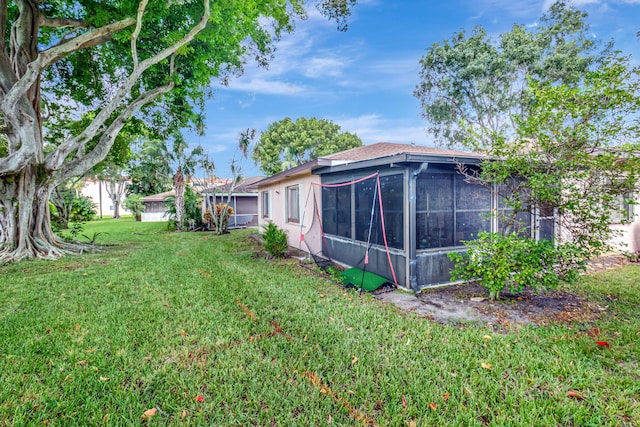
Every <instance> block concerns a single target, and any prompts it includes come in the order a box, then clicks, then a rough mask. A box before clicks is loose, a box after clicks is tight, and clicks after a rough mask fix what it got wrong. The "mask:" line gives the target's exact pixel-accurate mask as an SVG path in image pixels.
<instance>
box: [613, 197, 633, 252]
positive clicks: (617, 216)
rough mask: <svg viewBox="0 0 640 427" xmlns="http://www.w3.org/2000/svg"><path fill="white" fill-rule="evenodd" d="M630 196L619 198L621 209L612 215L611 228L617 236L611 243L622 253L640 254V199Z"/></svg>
mask: <svg viewBox="0 0 640 427" xmlns="http://www.w3.org/2000/svg"><path fill="white" fill-rule="evenodd" d="M629 196H630V197H628V198H623V197H620V198H619V202H618V204H619V209H618V210H617V211H616V212H614V213H613V214H612V215H611V226H610V227H611V229H612V230H613V231H614V232H615V234H614V236H613V237H612V239H611V241H610V242H609V243H610V244H611V245H612V246H613V247H614V248H615V249H618V250H620V251H622V252H626V253H633V254H637V253H640V197H639V195H638V194H630V195H629ZM625 199H626V200H625ZM629 201H632V202H633V203H629Z"/></svg>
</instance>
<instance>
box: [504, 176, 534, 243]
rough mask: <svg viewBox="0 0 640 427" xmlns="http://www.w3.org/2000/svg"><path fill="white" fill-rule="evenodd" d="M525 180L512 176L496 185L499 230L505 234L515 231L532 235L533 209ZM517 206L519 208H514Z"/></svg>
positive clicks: (527, 235)
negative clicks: (523, 184) (524, 184)
mask: <svg viewBox="0 0 640 427" xmlns="http://www.w3.org/2000/svg"><path fill="white" fill-rule="evenodd" d="M523 182H524V181H523V180H522V179H518V178H512V179H510V180H508V181H507V182H506V183H504V184H500V185H498V186H497V187H496V191H497V197H498V215H497V223H498V230H497V231H498V232H499V233H502V234H504V235H507V234H511V233H513V232H516V233H518V234H519V235H520V236H523V237H531V211H532V207H531V205H530V201H529V196H528V190H527V188H525V187H523V186H522V183H523ZM514 208H517V210H514Z"/></svg>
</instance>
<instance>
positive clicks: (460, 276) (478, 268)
mask: <svg viewBox="0 0 640 427" xmlns="http://www.w3.org/2000/svg"><path fill="white" fill-rule="evenodd" d="M464 244H465V246H466V247H467V251H466V252H465V253H457V252H454V253H450V254H449V258H450V259H451V260H452V261H454V262H455V266H454V269H453V270H452V272H451V278H452V279H453V280H466V281H477V282H479V283H481V284H482V286H484V287H485V288H486V289H487V290H488V291H489V298H490V299H492V300H495V299H500V292H501V291H502V290H503V289H504V288H505V287H507V286H508V288H509V290H510V291H511V292H513V293H519V292H522V291H523V290H524V289H525V288H529V289H532V290H533V291H534V292H538V291H540V290H542V289H553V288H555V287H556V286H557V285H558V283H559V282H560V281H561V280H564V281H568V282H572V281H573V280H574V279H575V278H576V276H577V274H578V272H579V270H580V269H584V262H583V261H582V259H583V257H582V254H581V252H580V251H579V250H577V249H576V248H575V247H574V246H572V245H568V244H565V245H558V246H557V247H556V246H555V245H554V243H553V242H551V241H549V240H540V241H536V240H534V239H531V238H528V237H522V236H519V235H517V234H515V233H514V234H509V235H506V236H503V235H502V234H499V233H488V232H482V233H479V234H478V238H477V239H476V240H469V241H465V242H464ZM567 266H570V267H567Z"/></svg>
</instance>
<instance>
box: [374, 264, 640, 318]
mask: <svg viewBox="0 0 640 427" xmlns="http://www.w3.org/2000/svg"><path fill="white" fill-rule="evenodd" d="M627 262H628V261H627V260H626V259H625V257H623V256H619V255H610V256H606V257H601V258H598V259H597V260H595V261H593V262H591V263H590V264H589V266H588V267H587V273H588V274H590V273H594V272H597V271H601V270H606V269H609V268H616V267H619V266H621V265H624V264H625V263H627ZM487 297H488V292H487V291H486V290H485V289H484V288H483V287H482V286H480V285H478V284H476V283H471V284H465V285H450V286H442V287H437V288H427V289H423V291H422V292H419V293H417V294H415V295H414V294H410V293H406V292H390V293H384V294H380V295H376V296H375V298H377V299H379V300H381V301H383V302H388V303H391V304H394V305H396V306H398V307H399V308H401V309H403V310H405V311H410V312H415V313H417V314H419V315H421V316H424V317H427V318H430V319H432V320H433V321H436V322H439V323H448V324H452V323H453V324H457V323H467V322H481V323H489V324H491V325H492V326H493V327H494V328H495V329H500V328H504V327H509V326H511V325H526V324H536V325H549V324H551V323H571V322H588V321H592V320H595V319H599V318H600V317H601V315H602V314H603V313H605V312H606V310H607V309H606V307H603V306H600V305H598V304H596V303H593V302H590V301H588V300H586V299H585V298H584V297H581V296H578V295H576V294H573V293H569V292H566V291H546V292H541V293H539V294H536V293H534V292H532V291H530V290H525V291H524V292H522V293H518V294H513V293H510V292H508V291H506V290H505V291H503V292H502V295H501V300H500V301H490V300H489V299H488V298H487Z"/></svg>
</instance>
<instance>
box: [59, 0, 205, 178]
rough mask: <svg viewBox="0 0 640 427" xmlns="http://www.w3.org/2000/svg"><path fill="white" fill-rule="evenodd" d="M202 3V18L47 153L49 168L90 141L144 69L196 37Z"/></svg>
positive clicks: (142, 64) (202, 22) (200, 25)
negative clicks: (78, 130) (86, 123)
mask: <svg viewBox="0 0 640 427" xmlns="http://www.w3.org/2000/svg"><path fill="white" fill-rule="evenodd" d="M203 4H204V14H203V16H202V19H201V20H200V21H199V22H198V23H197V24H196V25H195V26H194V27H193V28H192V29H191V30H190V31H189V32H188V33H187V34H186V35H185V36H184V37H183V38H182V39H181V40H179V41H178V42H176V43H175V44H173V45H172V46H170V47H168V48H166V49H164V50H162V51H160V52H159V53H157V54H156V55H154V56H152V57H150V58H147V59H145V60H144V61H142V62H140V63H139V64H138V67H136V68H134V69H133V70H132V71H131V74H129V76H128V77H127V78H126V80H125V81H124V82H123V83H122V84H121V85H120V88H119V89H118V91H117V93H116V95H115V96H114V97H113V98H112V99H111V100H110V101H109V102H108V103H107V104H106V105H105V106H104V107H103V108H102V109H101V110H100V112H99V113H98V114H97V115H96V117H95V119H94V120H93V122H91V124H90V125H89V126H87V127H86V128H85V129H84V131H83V132H82V133H80V134H79V135H78V136H76V137H75V138H72V139H69V140H68V141H65V142H64V143H62V144H60V145H59V146H58V147H57V148H56V150H55V151H53V152H52V153H51V154H50V155H49V157H48V160H47V168H49V169H51V170H55V169H58V168H59V167H60V165H62V162H63V161H64V159H65V158H66V157H67V156H68V155H69V154H70V153H71V152H72V151H73V150H74V149H75V148H77V147H79V146H81V145H82V144H84V143H86V141H90V140H91V139H93V138H94V137H95V136H96V135H97V134H98V132H99V130H100V128H101V127H102V126H103V125H104V124H105V123H106V122H107V121H108V120H109V118H110V117H111V114H113V112H114V111H116V109H117V108H119V107H120V104H121V103H122V102H123V101H124V100H125V99H126V98H127V96H129V94H130V93H131V89H132V88H133V87H134V85H135V84H136V83H137V82H138V79H139V78H140V76H141V75H142V74H143V73H144V71H146V70H147V69H149V68H150V67H152V66H154V65H156V64H158V63H159V62H161V61H163V60H165V59H167V57H170V56H172V55H174V54H175V53H176V52H177V51H178V50H179V49H180V48H182V47H183V46H184V45H186V44H187V43H189V42H191V41H192V40H193V39H194V38H195V37H196V35H197V34H198V33H199V32H200V31H202V30H203V29H204V28H205V27H206V26H207V22H208V21H209V15H210V8H209V0H203ZM170 67H171V68H172V69H173V67H174V61H173V59H171V60H170ZM143 105H144V104H143Z"/></svg>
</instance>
